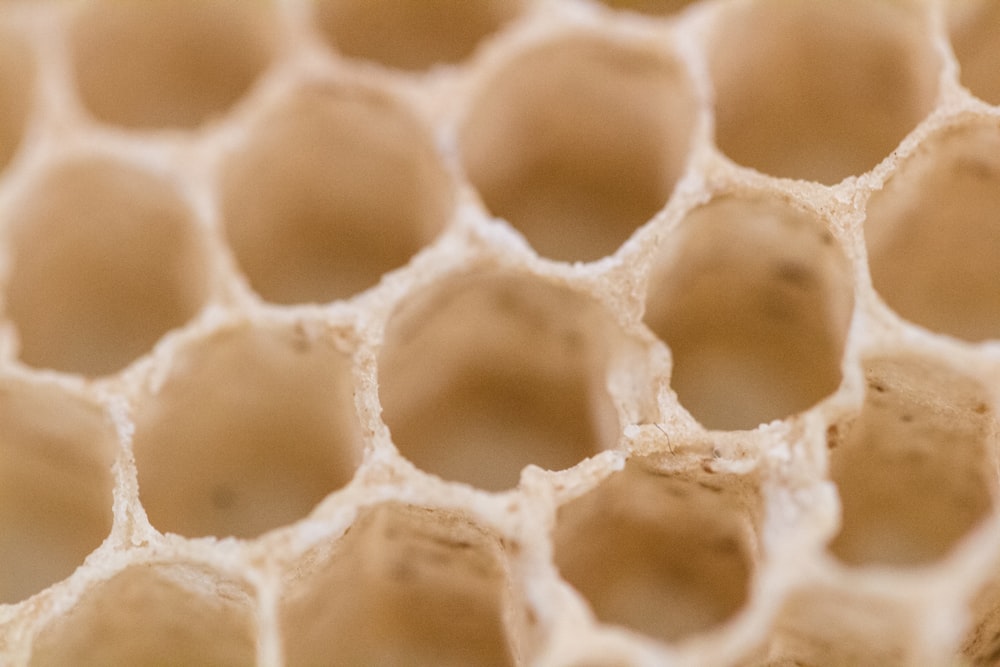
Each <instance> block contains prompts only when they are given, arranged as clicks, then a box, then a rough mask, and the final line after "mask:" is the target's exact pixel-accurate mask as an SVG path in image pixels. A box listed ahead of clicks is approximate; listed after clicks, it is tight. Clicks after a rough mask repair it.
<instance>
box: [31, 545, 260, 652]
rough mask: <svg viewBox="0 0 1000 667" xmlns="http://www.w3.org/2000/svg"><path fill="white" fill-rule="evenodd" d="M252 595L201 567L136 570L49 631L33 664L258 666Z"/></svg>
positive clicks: (97, 591)
mask: <svg viewBox="0 0 1000 667" xmlns="http://www.w3.org/2000/svg"><path fill="white" fill-rule="evenodd" d="M252 595H253V594H252V592H251V591H250V589H249V587H248V586H247V585H246V584H244V583H242V582H239V581H233V580H230V579H228V578H225V577H222V576H219V575H217V574H214V573H212V572H209V571H206V570H205V569H203V568H201V567H193V566H187V565H182V564H176V565H166V564H163V565H160V564H157V565H134V566H131V567H129V568H128V569H127V570H125V571H123V572H121V573H119V574H117V575H115V576H114V577H112V578H111V579H109V580H108V581H105V582H102V583H100V584H97V585H96V586H95V587H94V588H93V589H91V590H90V591H88V592H87V593H85V594H84V596H83V598H82V599H81V600H80V601H79V602H77V604H76V605H75V606H74V607H72V608H71V609H70V610H69V612H68V613H66V614H65V615H64V616H61V617H60V618H58V619H56V620H55V621H53V622H51V623H50V624H49V625H48V626H46V627H45V628H43V629H42V631H41V633H40V634H39V635H38V638H37V639H36V640H35V644H34V650H33V652H32V656H31V662H30V663H29V664H30V665H31V666H32V667H47V666H49V665H51V666H52V667H57V666H59V665H80V666H81V667H89V666H91V665H92V666H93V667H99V666H104V665H192V666H194V665H203V666H204V667H209V666H211V667H222V666H225V665H232V666H233V667H238V666H243V665H252V664H254V663H255V661H256V658H257V655H256V652H257V647H256V641H257V640H256V627H255V623H254V604H255V603H254V600H253V597H252Z"/></svg>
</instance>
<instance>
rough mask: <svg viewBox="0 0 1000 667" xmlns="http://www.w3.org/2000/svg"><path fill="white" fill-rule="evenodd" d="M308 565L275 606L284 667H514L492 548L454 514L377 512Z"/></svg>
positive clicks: (503, 586)
mask: <svg viewBox="0 0 1000 667" xmlns="http://www.w3.org/2000/svg"><path fill="white" fill-rule="evenodd" d="M316 560H317V562H315V563H312V564H310V565H309V566H308V567H303V568H301V569H300V573H299V574H298V575H297V576H296V577H295V579H294V580H292V581H290V582H288V584H287V585H286V590H285V594H284V596H283V598H282V600H281V607H280V616H279V622H280V623H281V627H282V634H283V637H284V646H285V652H286V664H287V665H288V667H298V666H300V665H301V666H303V667H305V666H308V665H316V664H320V663H322V664H324V665H331V666H333V665H338V666H339V665H343V666H344V667H349V666H354V665H386V666H388V667H404V666H407V667H409V666H418V665H427V666H428V667H430V666H432V665H433V666H435V667H437V666H448V667H460V666H465V665H483V666H490V667H494V666H496V667H501V666H506V665H513V664H515V663H514V659H513V656H512V654H511V650H510V646H509V643H508V641H507V638H506V636H505V630H504V621H503V619H504V616H505V612H506V611H507V610H506V609H505V607H506V604H507V593H506V591H507V587H508V585H509V584H508V582H507V578H506V577H507V575H506V571H505V568H504V564H503V561H502V560H501V551H500V542H499V540H498V539H497V537H496V536H494V535H492V534H491V533H490V532H488V531H487V530H485V529H483V528H481V527H480V526H478V525H476V524H475V523H473V522H472V521H470V520H469V519H467V518H466V517H464V516H462V515H461V514H458V513H455V512H451V511H445V510H431V509H423V508H416V507H408V506H403V505H397V504H389V505H382V506H380V507H378V508H376V509H372V510H367V511H366V512H365V513H363V514H362V515H361V517H360V518H359V519H358V520H357V521H356V522H355V524H354V525H353V526H351V528H350V529H349V530H348V532H347V534H346V535H345V536H344V537H343V538H341V540H340V541H339V542H338V543H337V544H336V545H335V546H334V548H333V550H332V553H329V554H326V555H324V556H323V557H322V558H319V559H316ZM303 572H304V574H303ZM331 591H333V592H335V593H336V594H334V595H331Z"/></svg>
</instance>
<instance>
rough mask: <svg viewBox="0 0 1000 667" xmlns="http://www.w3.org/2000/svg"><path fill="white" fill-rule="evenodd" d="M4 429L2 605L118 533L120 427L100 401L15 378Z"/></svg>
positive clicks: (50, 580) (64, 573)
mask: <svg viewBox="0 0 1000 667" xmlns="http://www.w3.org/2000/svg"><path fill="white" fill-rule="evenodd" d="M0 433H2V435H0V605H2V604H6V603H14V602H19V601H21V600H23V599H25V598H27V597H28V596H30V595H34V594H35V593H38V592H39V591H41V590H43V589H45V588H47V587H48V586H50V585H52V584H54V583H56V582H57V581H60V580H62V579H65V578H66V577H68V576H69V575H70V574H72V573H73V571H74V570H75V569H76V568H77V566H79V565H80V564H81V563H83V560H84V559H85V558H86V557H87V554H89V553H90V552H91V551H93V550H94V549H96V548H97V547H98V546H100V545H101V543H102V542H103V541H104V539H105V538H106V537H107V536H108V534H109V533H110V531H111V521H112V516H111V500H112V498H111V490H112V486H113V484H114V480H113V479H112V474H111V465H112V461H113V460H114V455H115V433H114V430H113V429H112V427H111V423H110V421H108V420H106V419H105V417H104V415H103V414H102V412H101V411H100V409H99V408H97V407H96V406H95V405H93V404H92V403H90V402H88V401H86V400H84V399H82V398H80V397H78V396H75V395H71V394H66V393H64V392H63V391H62V390H59V389H57V388H55V387H52V386H46V385H37V386H36V385H28V384H23V383H19V382H13V381H11V380H2V381H0ZM0 662H2V660H0Z"/></svg>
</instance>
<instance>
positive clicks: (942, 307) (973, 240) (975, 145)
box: [865, 121, 1000, 341]
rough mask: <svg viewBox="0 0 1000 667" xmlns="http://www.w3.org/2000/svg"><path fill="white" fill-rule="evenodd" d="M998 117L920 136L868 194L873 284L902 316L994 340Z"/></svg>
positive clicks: (997, 328)
mask: <svg viewBox="0 0 1000 667" xmlns="http://www.w3.org/2000/svg"><path fill="white" fill-rule="evenodd" d="M997 211H1000V123H997V122H996V121H992V122H988V123H982V122H977V123H974V124H969V125H966V126H964V127H959V128H952V129H949V130H947V131H945V132H943V133H941V134H938V135H936V136H933V137H931V138H929V139H927V140H925V141H924V143H923V145H922V146H921V147H920V149H919V150H918V151H917V153H916V154H915V155H913V156H911V157H910V158H909V159H907V160H906V161H905V162H904V163H903V164H902V165H900V167H899V168H898V169H897V171H896V172H895V173H894V174H893V176H892V177H891V178H890V179H889V181H888V183H887V184H886V185H885V187H884V188H883V189H882V190H881V191H880V192H876V193H875V194H874V195H872V198H871V200H870V201H869V203H868V209H867V220H866V222H865V241H866V243H867V246H868V258H869V266H870V269H871V275H872V283H873V285H874V287H875V289H876V290H877V291H878V293H879V294H880V295H881V296H882V297H883V298H884V299H885V301H886V303H887V304H888V305H889V306H890V307H891V308H892V309H893V310H895V311H896V312H897V313H899V314H900V315H901V316H902V317H905V318H906V319H908V320H911V321H913V322H915V323H916V324H919V325H921V326H924V327H927V328H928V329H931V330H933V331H937V332H941V333H945V334H949V335H952V336H956V337H958V338H962V339H965V340H969V341H981V340H984V339H987V338H998V337H1000V290H998V289H997V278H996V276H997V273H996V267H997V265H998V264H1000V225H997Z"/></svg>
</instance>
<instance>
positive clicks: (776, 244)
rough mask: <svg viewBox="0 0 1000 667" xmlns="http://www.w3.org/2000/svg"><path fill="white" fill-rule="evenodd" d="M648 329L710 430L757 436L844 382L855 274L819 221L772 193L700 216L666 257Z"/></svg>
mask: <svg viewBox="0 0 1000 667" xmlns="http://www.w3.org/2000/svg"><path fill="white" fill-rule="evenodd" d="M655 262H656V263H655V265H654V267H653V273H652V278H651V281H650V283H649V293H648V296H647V302H646V316H645V318H646V323H647V324H648V325H649V327H650V328H651V329H652V330H653V331H654V332H655V333H656V334H657V335H658V336H659V337H660V338H661V339H662V340H663V341H665V342H666V343H667V345H669V346H670V349H671V351H672V352H673V358H674V368H673V373H672V376H671V379H670V381H671V386H672V387H673V389H674V390H675V391H676V392H677V396H678V397H679V399H680V401H681V403H682V404H683V405H684V407H685V408H687V409H688V411H689V412H690V413H691V414H692V415H693V416H694V417H695V418H696V419H697V420H698V421H699V422H701V423H702V424H703V425H704V426H705V427H707V428H710V429H750V428H754V427H756V426H757V425H758V424H761V423H764V422H768V421H771V420H773V419H781V418H784V417H787V416H789V415H791V414H794V413H796V412H799V411H801V410H805V409H807V408H809V407H810V406H812V405H813V404H814V403H816V402H817V401H820V400H822V399H823V398H825V397H826V396H827V395H829V394H831V393H832V392H834V391H835V390H836V389H837V387H838V386H839V385H840V379H841V371H840V364H841V355H842V353H843V349H844V344H845V340H846V338H847V330H848V327H849V325H850V321H851V315H852V312H853V305H854V293H853V278H852V275H851V267H850V265H849V264H848V261H847V259H846V257H845V255H844V253H843V250H842V249H841V248H840V246H839V245H838V244H837V242H836V240H835V239H834V237H833V235H832V234H831V233H830V232H829V231H828V230H827V229H826V226H825V225H824V224H823V222H822V221H821V220H819V219H818V218H816V217H815V216H814V215H812V214H810V213H808V212H806V211H803V210H800V209H798V208H796V207H793V206H791V205H790V204H787V203H785V202H782V201H780V200H777V199H770V198H768V197H764V196H724V197H721V198H719V199H716V200H714V201H712V202H709V203H708V204H706V205H704V206H702V207H700V208H698V209H695V210H694V211H693V212H692V213H690V214H689V215H688V217H687V218H686V219H685V220H684V222H683V223H682V224H681V227H680V228H678V229H677V230H676V231H675V232H674V234H673V235H672V236H671V237H670V238H669V239H668V240H667V242H665V243H664V245H663V246H662V248H661V249H660V250H659V251H658V255H657V256H656V258H655Z"/></svg>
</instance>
